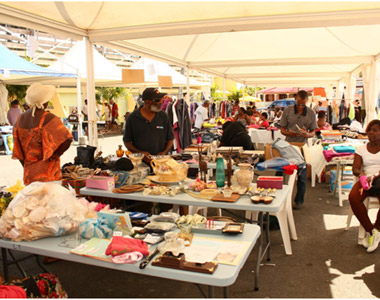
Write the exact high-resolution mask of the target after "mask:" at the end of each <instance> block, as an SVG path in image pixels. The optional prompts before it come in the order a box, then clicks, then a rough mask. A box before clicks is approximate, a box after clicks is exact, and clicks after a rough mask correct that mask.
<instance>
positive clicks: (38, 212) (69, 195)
mask: <svg viewBox="0 0 380 300" xmlns="http://www.w3.org/2000/svg"><path fill="white" fill-rule="evenodd" d="M86 212H87V208H86V207H84V206H83V204H82V203H81V202H80V201H79V200H77V198H76V197H75V191H74V190H71V191H69V190H67V189H66V188H64V187H62V186H60V185H58V184H55V183H44V182H33V183H32V184H30V185H28V186H27V187H26V188H24V189H23V190H22V191H20V192H19V193H18V194H17V196H16V197H15V198H14V199H13V200H12V202H11V203H10V204H9V206H8V208H7V209H6V211H5V212H4V214H3V215H2V217H1V219H0V236H1V237H5V238H10V239H12V240H14V241H21V240H28V241H31V240H36V239H40V238H44V237H48V236H61V235H64V234H68V233H71V232H73V231H75V230H77V229H78V226H79V224H80V222H82V221H83V220H84V218H85V215H86Z"/></svg>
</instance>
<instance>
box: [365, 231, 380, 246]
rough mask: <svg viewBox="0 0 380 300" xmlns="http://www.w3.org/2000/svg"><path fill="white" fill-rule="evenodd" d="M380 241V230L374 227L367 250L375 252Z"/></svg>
mask: <svg viewBox="0 0 380 300" xmlns="http://www.w3.org/2000/svg"><path fill="white" fill-rule="evenodd" d="M379 243H380V232H379V231H378V230H377V229H376V228H374V229H372V235H371V236H370V237H369V238H368V248H367V252H373V251H375V250H376V249H377V247H378V246H379Z"/></svg>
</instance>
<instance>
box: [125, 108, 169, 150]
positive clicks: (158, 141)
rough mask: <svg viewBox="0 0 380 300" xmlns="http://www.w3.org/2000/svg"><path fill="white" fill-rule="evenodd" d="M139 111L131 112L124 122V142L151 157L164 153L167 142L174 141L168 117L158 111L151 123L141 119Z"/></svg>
mask: <svg viewBox="0 0 380 300" xmlns="http://www.w3.org/2000/svg"><path fill="white" fill-rule="evenodd" d="M140 109H141V108H139V109H136V110H135V111H134V112H132V113H131V114H130V115H129V117H128V118H127V120H126V123H125V131H124V136H123V141H124V142H131V143H132V144H133V145H134V146H135V147H136V148H137V149H139V150H141V151H147V152H149V153H150V154H152V155H157V154H158V153H160V152H162V151H164V149H165V146H166V144H167V142H168V141H169V140H172V139H174V133H173V128H172V125H171V124H170V120H169V117H168V115H167V114H166V113H165V112H163V111H160V112H158V113H156V115H155V117H154V118H153V120H152V122H149V121H148V120H147V119H145V118H144V117H143V115H142V114H141V112H140Z"/></svg>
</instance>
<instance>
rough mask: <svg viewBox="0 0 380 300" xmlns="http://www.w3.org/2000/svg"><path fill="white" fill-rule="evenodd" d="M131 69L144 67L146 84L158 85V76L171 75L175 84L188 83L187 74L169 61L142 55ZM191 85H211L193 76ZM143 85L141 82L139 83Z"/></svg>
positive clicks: (182, 84)
mask: <svg viewBox="0 0 380 300" xmlns="http://www.w3.org/2000/svg"><path fill="white" fill-rule="evenodd" d="M130 68H131V69H142V70H144V76H145V83H144V85H146V86H156V85H158V76H170V77H171V78H172V83H173V86H176V87H178V86H185V85H187V78H186V76H184V75H182V74H180V73H178V72H177V71H176V70H174V69H173V68H172V67H170V66H169V65H168V64H167V63H164V62H161V61H157V60H154V59H150V58H146V57H142V58H140V59H139V60H138V61H137V62H135V63H134V64H133V65H132V66H131V67H130ZM189 84H190V86H203V85H210V83H209V82H199V81H197V80H195V79H193V78H190V82H189ZM138 85H141V84H138Z"/></svg>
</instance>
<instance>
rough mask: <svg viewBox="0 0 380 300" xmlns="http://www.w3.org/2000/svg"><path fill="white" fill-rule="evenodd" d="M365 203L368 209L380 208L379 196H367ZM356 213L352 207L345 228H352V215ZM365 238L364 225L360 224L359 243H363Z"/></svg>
mask: <svg viewBox="0 0 380 300" xmlns="http://www.w3.org/2000/svg"><path fill="white" fill-rule="evenodd" d="M364 205H365V207H366V208H367V211H369V210H370V209H375V208H377V209H380V203H379V199H378V198H377V197H367V198H366V199H365V200H364ZM353 215H354V213H353V211H352V209H351V208H350V212H349V214H348V216H347V222H346V224H347V226H346V229H345V230H348V229H350V226H351V220H352V216H353ZM364 238H365V229H364V227H363V226H362V225H361V224H360V226H359V234H358V244H359V245H361V244H362V243H363V239H364Z"/></svg>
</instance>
